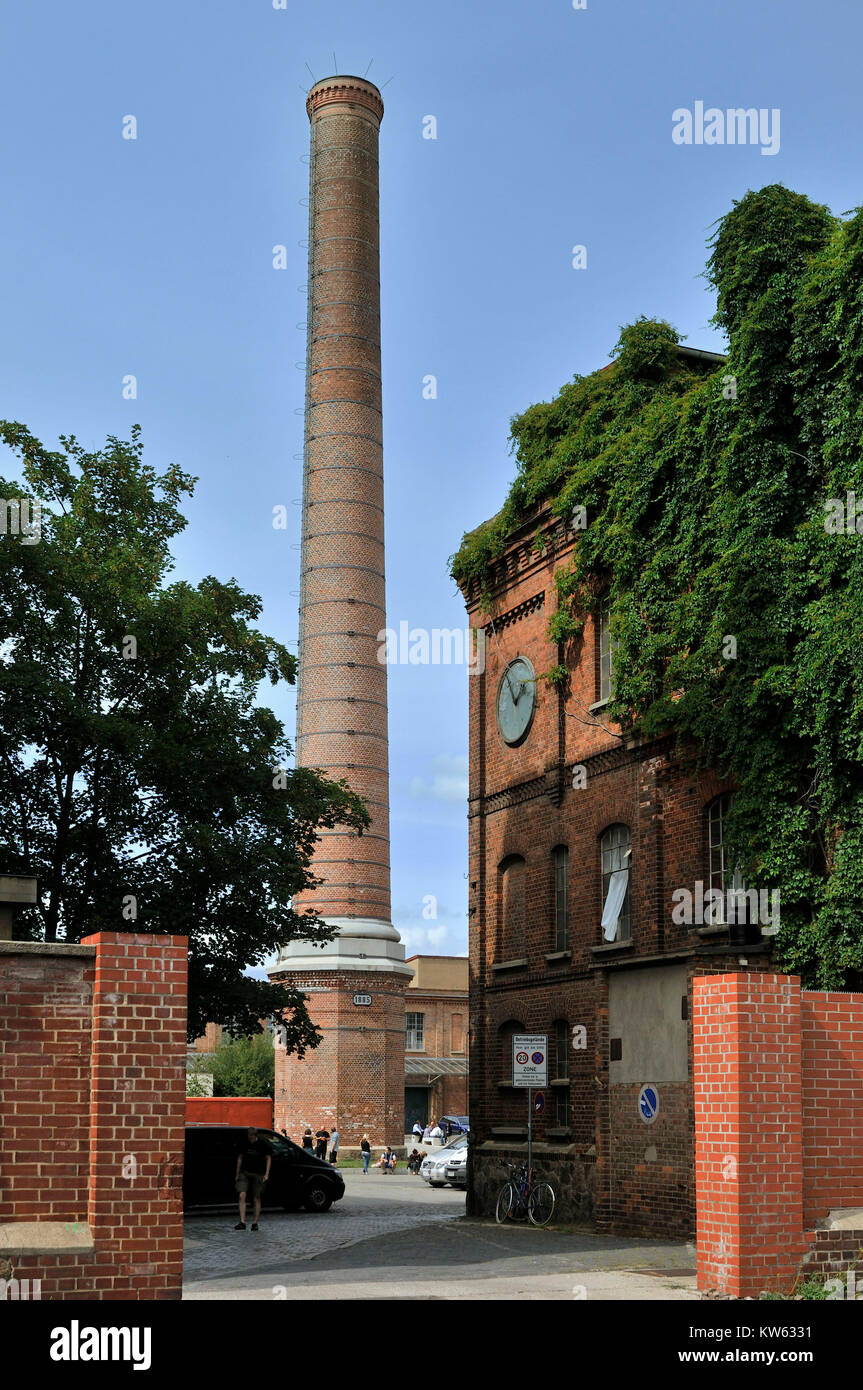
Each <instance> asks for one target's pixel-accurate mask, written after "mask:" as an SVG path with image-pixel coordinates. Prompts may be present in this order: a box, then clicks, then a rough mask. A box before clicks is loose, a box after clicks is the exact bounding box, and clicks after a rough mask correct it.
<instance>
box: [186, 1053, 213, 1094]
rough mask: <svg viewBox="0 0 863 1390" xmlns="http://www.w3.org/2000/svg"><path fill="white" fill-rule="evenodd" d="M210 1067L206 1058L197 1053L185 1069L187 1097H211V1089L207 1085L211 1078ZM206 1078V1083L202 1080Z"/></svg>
mask: <svg viewBox="0 0 863 1390" xmlns="http://www.w3.org/2000/svg"><path fill="white" fill-rule="evenodd" d="M212 1074H213V1072H212V1067H211V1065H210V1063H209V1060H208V1058H207V1057H206V1056H205V1055H204V1054H202V1053H199V1054H198V1055H197V1056H196V1057H194V1058H193V1059H192V1061H191V1063H190V1064H189V1065H187V1067H186V1095H187V1096H211V1095H212V1094H213V1089H212V1086H211V1085H208V1084H207V1081H209V1078H210V1077H211V1076H212ZM205 1077H206V1078H207V1081H205V1080H204V1078H205Z"/></svg>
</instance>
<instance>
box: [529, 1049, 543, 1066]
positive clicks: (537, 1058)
mask: <svg viewBox="0 0 863 1390" xmlns="http://www.w3.org/2000/svg"><path fill="white" fill-rule="evenodd" d="M530 1060H531V1061H532V1062H533V1064H534V1066H535V1067H541V1066H542V1063H543V1060H544V1054H543V1053H542V1052H534V1053H533V1055H532V1056H531V1059H530Z"/></svg>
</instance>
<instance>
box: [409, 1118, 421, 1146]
mask: <svg viewBox="0 0 863 1390" xmlns="http://www.w3.org/2000/svg"><path fill="white" fill-rule="evenodd" d="M411 1133H412V1134H413V1136H414V1138H415V1139H417V1140H420V1141H422V1137H423V1127H422V1125H421V1124H420V1122H419V1120H417V1122H416V1124H415V1125H414V1127H413V1130H412V1131H411Z"/></svg>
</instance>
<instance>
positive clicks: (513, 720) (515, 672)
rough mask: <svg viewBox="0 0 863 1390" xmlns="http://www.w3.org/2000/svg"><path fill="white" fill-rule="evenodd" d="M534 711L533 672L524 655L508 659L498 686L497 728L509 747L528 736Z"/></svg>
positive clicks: (534, 688) (534, 675)
mask: <svg viewBox="0 0 863 1390" xmlns="http://www.w3.org/2000/svg"><path fill="white" fill-rule="evenodd" d="M535 710H536V672H535V671H534V669H533V666H532V665H531V663H530V662H529V661H528V659H527V657H526V656H517V657H516V658H515V661H511V662H510V663H509V665H508V666H507V667H506V670H505V671H504V673H503V675H502V676H501V678H500V685H499V686H498V688H497V709H496V713H497V727H498V729H499V731H500V736H501V738H502V739H503V740H504V742H505V743H508V744H510V745H511V746H513V745H515V744H517V743H521V741H522V740H523V739H525V738H527V735H528V731H529V729H530V726H531V724H532V722H533V716H534V712H535Z"/></svg>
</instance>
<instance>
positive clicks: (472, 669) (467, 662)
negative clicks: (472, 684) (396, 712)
mask: <svg viewBox="0 0 863 1390" xmlns="http://www.w3.org/2000/svg"><path fill="white" fill-rule="evenodd" d="M474 633H475V634H476V641H474ZM377 640H378V642H379V643H380V646H379V647H378V661H379V662H380V663H381V665H382V666H466V667H467V669H468V674H469V675H471V676H481V675H482V673H483V671H484V670H485V632H484V630H483V629H482V628H481V627H479V628H469V627H466V628H459V627H452V628H450V627H433V628H430V629H429V628H425V627H411V626H410V624H409V623H408V622H406V621H402V622H400V623H399V625H398V629H396V628H393V627H384V628H381V630H380V632H379V633H378V636H377Z"/></svg>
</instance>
